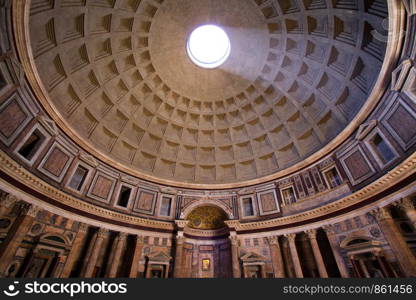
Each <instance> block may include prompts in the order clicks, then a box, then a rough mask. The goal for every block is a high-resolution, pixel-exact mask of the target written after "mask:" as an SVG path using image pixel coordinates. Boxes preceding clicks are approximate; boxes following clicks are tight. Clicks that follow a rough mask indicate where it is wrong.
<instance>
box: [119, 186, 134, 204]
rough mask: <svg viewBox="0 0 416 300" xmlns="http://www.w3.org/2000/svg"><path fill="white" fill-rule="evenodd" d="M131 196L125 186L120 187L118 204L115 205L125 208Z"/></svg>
mask: <svg viewBox="0 0 416 300" xmlns="http://www.w3.org/2000/svg"><path fill="white" fill-rule="evenodd" d="M130 195H131V188H129V187H127V186H122V187H121V190H120V194H119V196H118V202H117V205H118V206H121V207H127V206H128V204H129V200H130Z"/></svg>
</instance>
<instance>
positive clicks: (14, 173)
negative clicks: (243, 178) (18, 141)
mask: <svg viewBox="0 0 416 300" xmlns="http://www.w3.org/2000/svg"><path fill="white" fill-rule="evenodd" d="M0 170H1V171H3V172H4V173H6V174H8V175H9V176H11V177H12V178H14V179H15V180H17V181H19V182H21V183H22V184H24V185H26V186H28V187H29V188H31V189H33V190H35V191H37V192H39V193H41V194H42V195H44V196H46V197H48V198H50V199H52V200H54V201H56V202H58V203H60V204H63V205H65V206H67V207H69V208H72V209H75V210H76V211H82V212H83V213H87V214H90V215H92V216H96V217H97V219H98V218H99V219H102V218H105V219H107V220H108V222H109V223H111V221H117V222H122V223H124V224H129V225H133V226H137V227H138V226H141V227H145V228H149V229H158V230H164V231H173V230H174V224H173V223H171V222H162V221H157V220H149V219H143V218H139V217H135V216H130V215H127V214H122V213H119V212H115V211H112V210H109V209H105V208H102V207H99V206H97V205H94V204H92V203H88V202H86V201H83V200H80V199H77V198H74V197H72V196H70V195H68V194H66V193H64V192H62V191H60V190H59V189H56V188H55V187H53V186H51V185H50V184H48V183H46V182H45V181H43V180H41V179H40V178H38V177H37V176H35V175H33V174H32V173H30V172H29V171H27V170H26V169H25V168H23V167H22V166H20V165H19V164H18V163H17V162H15V161H14V160H13V159H11V158H10V157H9V156H8V155H7V154H6V153H4V152H3V151H1V150H0Z"/></svg>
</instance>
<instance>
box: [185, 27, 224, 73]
mask: <svg viewBox="0 0 416 300" xmlns="http://www.w3.org/2000/svg"><path fill="white" fill-rule="evenodd" d="M186 50H187V52H188V56H189V58H190V59H191V60H192V62H193V63H194V64H196V65H197V66H199V67H202V68H205V69H214V68H217V67H219V66H221V65H222V64H223V63H224V62H225V61H226V60H227V59H228V57H229V56H230V53H231V43H230V39H229V38H228V35H227V34H226V33H225V31H224V30H223V29H222V28H220V27H218V26H215V25H202V26H199V27H197V28H196V29H195V30H194V31H192V33H191V35H190V36H189V39H188V42H187V45H186Z"/></svg>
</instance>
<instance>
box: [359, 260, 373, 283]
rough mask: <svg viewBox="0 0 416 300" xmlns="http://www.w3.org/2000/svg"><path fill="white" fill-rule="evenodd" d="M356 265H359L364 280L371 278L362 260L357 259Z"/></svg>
mask: <svg viewBox="0 0 416 300" xmlns="http://www.w3.org/2000/svg"><path fill="white" fill-rule="evenodd" d="M358 263H359V264H360V267H361V271H363V272H364V276H365V278H371V276H370V273H369V272H368V269H367V265H366V264H365V262H364V259H362V258H359V259H358Z"/></svg>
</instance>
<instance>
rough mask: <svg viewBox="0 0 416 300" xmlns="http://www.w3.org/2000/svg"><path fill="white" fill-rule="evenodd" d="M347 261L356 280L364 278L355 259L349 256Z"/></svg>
mask: <svg viewBox="0 0 416 300" xmlns="http://www.w3.org/2000/svg"><path fill="white" fill-rule="evenodd" d="M349 260H350V262H351V265H352V268H353V270H354V273H355V274H354V275H356V277H357V278H364V273H363V272H362V271H361V267H360V266H359V265H358V263H357V260H355V257H354V256H353V255H351V256H349Z"/></svg>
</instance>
